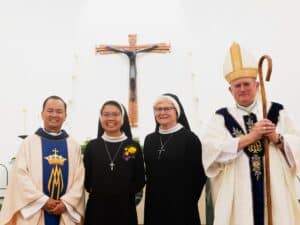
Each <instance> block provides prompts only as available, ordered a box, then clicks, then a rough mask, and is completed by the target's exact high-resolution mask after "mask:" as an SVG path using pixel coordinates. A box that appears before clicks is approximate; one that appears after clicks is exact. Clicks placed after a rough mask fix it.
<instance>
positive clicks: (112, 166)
mask: <svg viewBox="0 0 300 225" xmlns="http://www.w3.org/2000/svg"><path fill="white" fill-rule="evenodd" d="M115 165H116V164H114V162H110V164H109V166H110V170H111V171H113V170H114V166H115Z"/></svg>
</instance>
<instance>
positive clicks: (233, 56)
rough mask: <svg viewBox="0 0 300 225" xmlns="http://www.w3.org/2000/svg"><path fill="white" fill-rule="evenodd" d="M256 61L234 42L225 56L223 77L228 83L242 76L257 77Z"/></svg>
mask: <svg viewBox="0 0 300 225" xmlns="http://www.w3.org/2000/svg"><path fill="white" fill-rule="evenodd" d="M257 66H258V64H257V61H256V59H255V58H254V56H252V55H251V54H249V53H248V52H247V51H245V50H244V49H241V48H240V45H239V44H238V43H236V42H233V44H232V45H231V47H230V52H229V54H227V56H226V58H225V62H224V65H223V72H224V76H225V79H226V80H227V81H228V83H230V82H231V81H233V80H236V79H238V78H242V77H252V78H255V79H256V77H257Z"/></svg>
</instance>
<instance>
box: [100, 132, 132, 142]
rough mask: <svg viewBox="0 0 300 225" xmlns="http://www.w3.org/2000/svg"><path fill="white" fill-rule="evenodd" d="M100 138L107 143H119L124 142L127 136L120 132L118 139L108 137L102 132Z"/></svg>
mask: <svg viewBox="0 0 300 225" xmlns="http://www.w3.org/2000/svg"><path fill="white" fill-rule="evenodd" d="M101 137H102V139H103V140H104V141H107V142H120V141H124V140H126V139H127V136H126V135H125V133H124V132H122V134H121V135H120V136H118V137H112V136H109V135H107V133H106V132H104V133H103V135H102V136H101Z"/></svg>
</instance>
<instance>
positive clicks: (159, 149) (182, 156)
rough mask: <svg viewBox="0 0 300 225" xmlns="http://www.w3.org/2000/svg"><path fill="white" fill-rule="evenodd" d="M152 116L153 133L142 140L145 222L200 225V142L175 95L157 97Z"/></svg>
mask: <svg viewBox="0 0 300 225" xmlns="http://www.w3.org/2000/svg"><path fill="white" fill-rule="evenodd" d="M154 116H155V121H156V129H155V132H153V133H151V134H149V135H147V137H146V138H145V143H144V158H145V164H146V196H145V215H144V225H166V224H172V225H200V224H201V222H200V216H199V211H198V200H199V198H200V195H201V192H202V189H203V186H204V184H205V182H206V176H205V173H204V169H203V165H202V149H201V142H200V140H199V138H198V137H197V136H196V135H195V134H194V133H193V132H192V131H191V130H190V126H189V123H188V121H187V118H186V116H185V113H184V109H183V107H182V105H181V103H180V101H179V99H178V97H177V96H175V95H173V94H164V95H162V96H159V97H158V98H157V100H156V101H155V103H154Z"/></svg>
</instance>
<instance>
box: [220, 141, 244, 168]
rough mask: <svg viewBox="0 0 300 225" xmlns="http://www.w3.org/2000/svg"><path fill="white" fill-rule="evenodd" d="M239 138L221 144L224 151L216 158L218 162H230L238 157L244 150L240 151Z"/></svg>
mask: <svg viewBox="0 0 300 225" xmlns="http://www.w3.org/2000/svg"><path fill="white" fill-rule="evenodd" d="M238 144H239V138H233V139H231V140H230V141H228V142H227V143H225V144H224V145H222V146H221V148H222V152H221V153H220V154H219V156H218V157H217V159H216V162H218V163H229V162H231V161H233V160H234V159H236V158H237V157H238V156H239V155H240V154H242V151H238Z"/></svg>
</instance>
